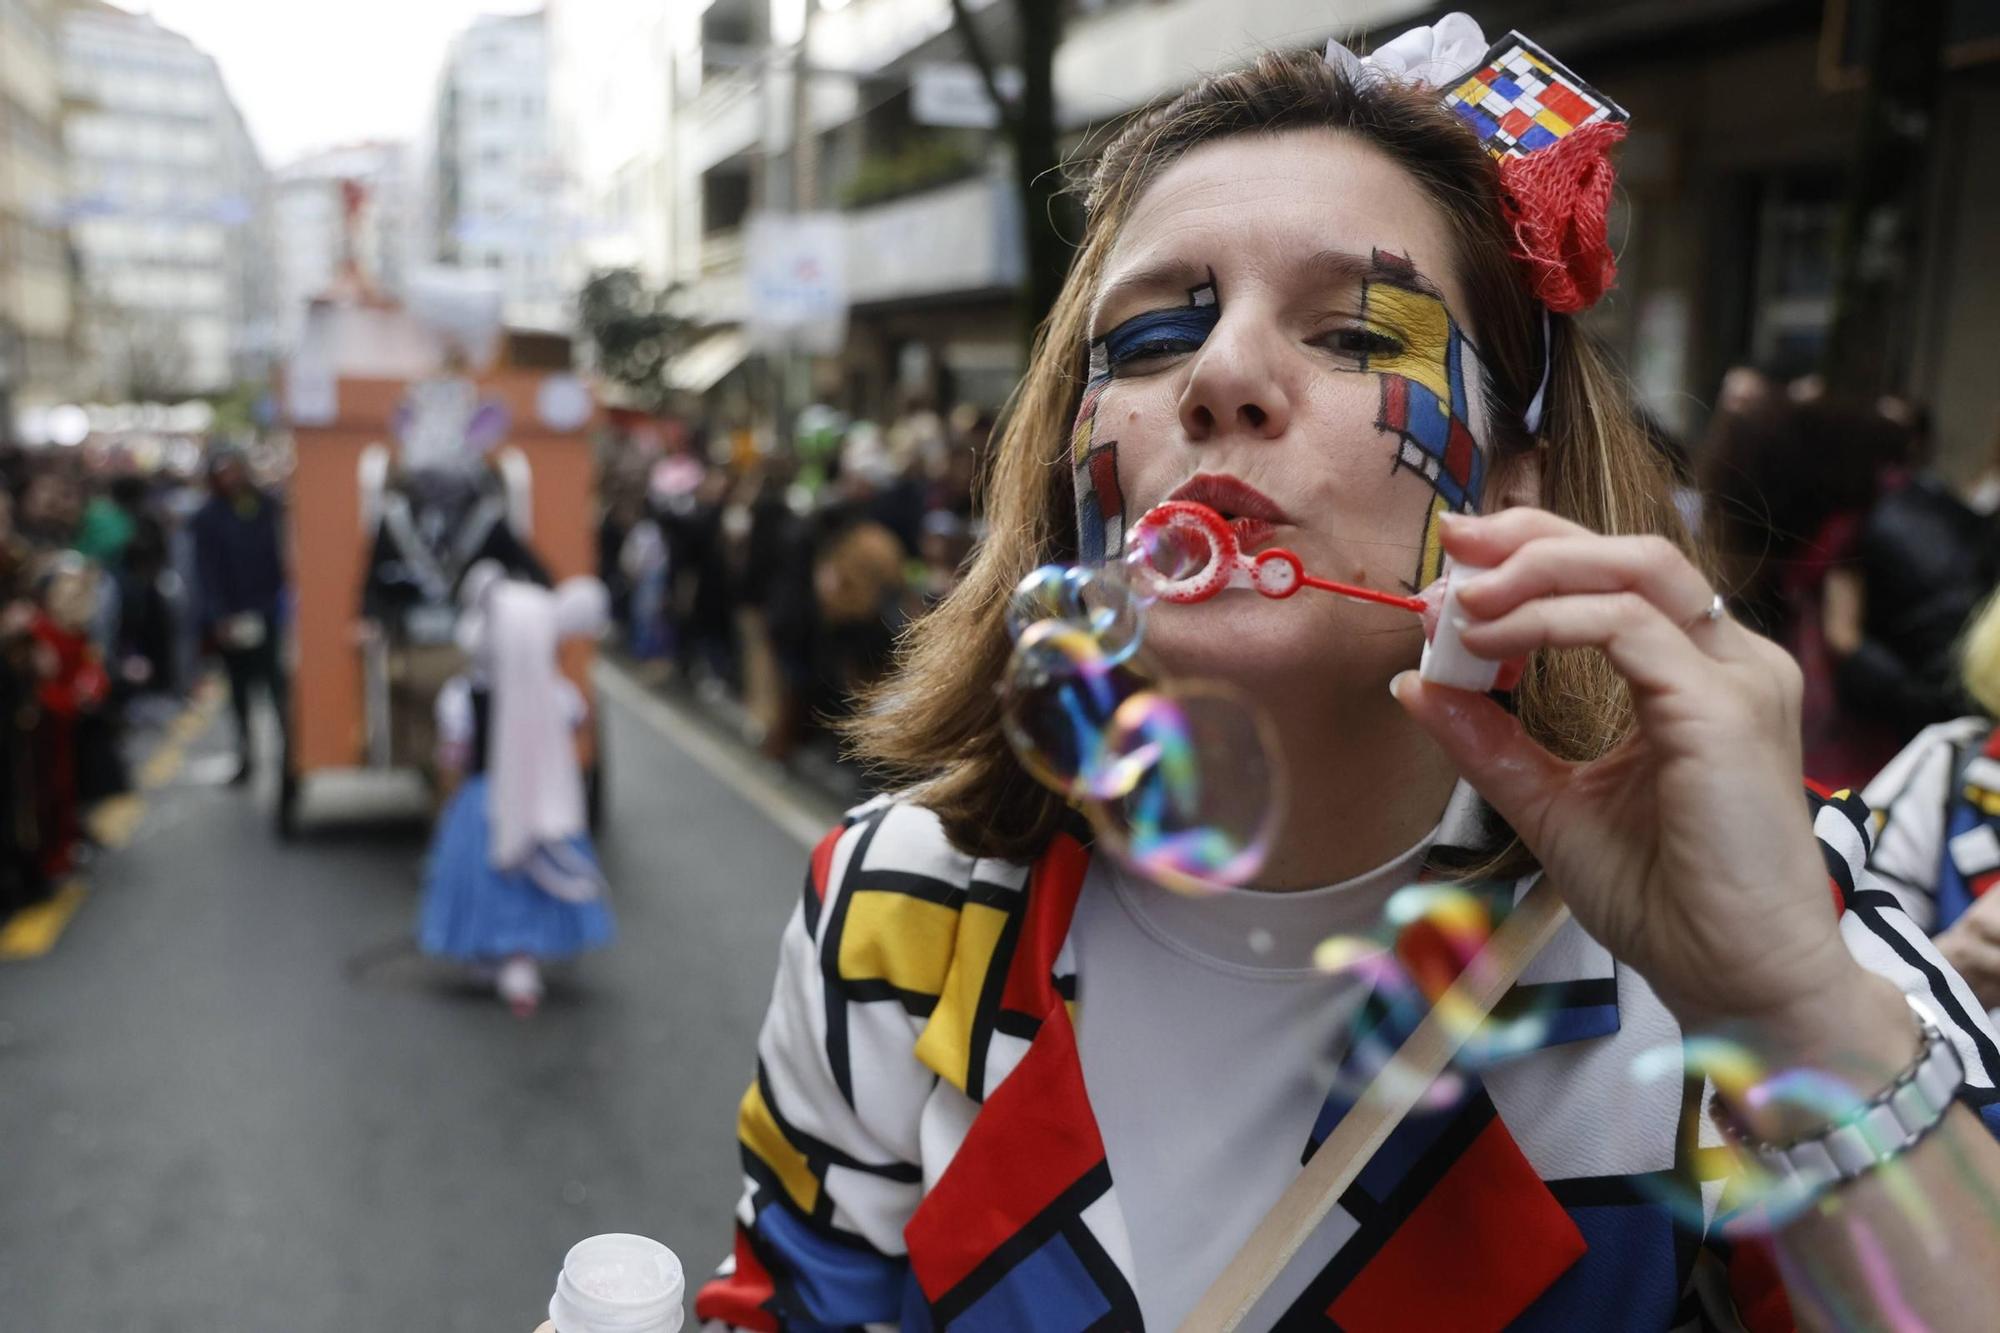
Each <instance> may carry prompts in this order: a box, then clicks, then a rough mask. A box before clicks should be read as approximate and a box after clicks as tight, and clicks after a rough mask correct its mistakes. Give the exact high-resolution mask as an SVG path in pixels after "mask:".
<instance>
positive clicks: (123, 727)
mask: <svg viewBox="0 0 2000 1333" xmlns="http://www.w3.org/2000/svg"><path fill="white" fill-rule="evenodd" d="M217 456H218V457H219V456H221V455H220V454H218V455H217ZM206 471H207V469H206V463H205V460H204V456H203V454H202V452H201V451H200V449H199V448H198V447H196V446H194V445H192V444H189V445H188V446H187V447H186V448H184V449H182V450H181V451H180V452H179V454H178V455H176V456H175V461H174V463H173V464H172V465H167V466H152V467H142V466H141V465H140V463H139V462H138V461H137V460H136V459H135V458H134V457H133V455H131V454H130V453H127V452H125V451H123V450H119V449H116V448H109V447H104V446H100V445H96V444H92V445H88V446H86V447H82V448H67V449H66V448H47V449H35V450H24V449H18V448H13V449H4V450H0V921H4V920H5V919H6V918H7V917H8V916H10V915H11V914H13V913H14V912H15V911H17V910H19V909H20V908H23V907H26V906H30V905H32V904H34V903H37V902H40V901H42V900H44V899H45V898H47V897H48V896H50V895H51V894H53V893H54V892H55V891H56V890H57V889H58V888H60V887H61V885H62V884H63V883H64V882H65V881H66V880H68V878H69V877H70V876H71V875H72V874H74V873H75V872H76V871H77V870H78V869H79V868H81V866H82V865H83V864H84V863H85V862H86V861H87V860H88V859H89V857H90V854H91V850H92V846H93V843H94V840H95V836H94V833H93V820H92V815H93V813H94V812H95V811H96V810H97V809H98V808H99V807H100V806H101V805H102V803H104V802H106V801H108V800H110V799H112V798H114V797H118V796H120V795H122V794H124V793H125V792H126V791H127V790H128V789H129V787H130V781H131V780H130V776H129V774H128V772H127V763H126V738H127V733H128V730H130V729H131V728H132V727H133V726H134V724H135V722H145V721H148V720H152V719H163V718H164V717H165V716H167V715H168V714H169V713H170V712H171V711H172V710H173V709H174V708H175V707H176V705H177V704H178V702H179V701H180V700H181V699H182V698H184V697H185V695H186V694H187V692H188V691H189V690H191V689H192V687H193V685H194V683H195V680H196V675H197V672H198V670H199V655H200V651H201V648H202V643H201V636H200V625H201V623H202V622H201V615H200V608H199V607H198V605H197V601H196V599H197V592H198V587H199V584H200V580H199V577H198V574H197V554H196V550H195V543H194V541H193V538H192V530H193V528H194V526H195V519H196V516H197V515H198V514H199V513H200V512H201V510H202V509H203V507H204V506H205V505H206V504H207V503H208V502H209V499H210V490H209V484H208V477H207V475H206Z"/></svg>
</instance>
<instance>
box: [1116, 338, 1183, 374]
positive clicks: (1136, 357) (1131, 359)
mask: <svg viewBox="0 0 2000 1333" xmlns="http://www.w3.org/2000/svg"><path fill="white" fill-rule="evenodd" d="M1199 346H1201V344H1200V343H1198V342H1196V341H1194V340H1193V339H1191V338H1148V339H1145V340H1144V341H1141V342H1135V343H1132V344H1130V345H1128V346H1125V347H1120V348H1119V349H1118V351H1117V354H1116V355H1115V356H1113V357H1112V359H1111V373H1112V374H1113V375H1129V374H1137V373H1139V372H1141V371H1144V370H1148V369H1151V367H1150V366H1149V365H1147V364H1146V363H1147V362H1151V361H1158V360H1161V359H1163V358H1165V357H1170V356H1185V355H1186V354H1187V353H1189V352H1192V351H1194V350H1195V348H1197V347H1199Z"/></svg>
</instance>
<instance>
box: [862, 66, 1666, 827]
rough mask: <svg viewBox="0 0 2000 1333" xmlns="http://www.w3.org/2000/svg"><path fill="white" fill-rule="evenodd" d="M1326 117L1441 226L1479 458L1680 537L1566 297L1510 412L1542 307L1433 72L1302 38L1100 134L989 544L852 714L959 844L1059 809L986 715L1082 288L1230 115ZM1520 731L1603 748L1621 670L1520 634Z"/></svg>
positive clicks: (1054, 532)
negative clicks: (1531, 420)
mask: <svg viewBox="0 0 2000 1333" xmlns="http://www.w3.org/2000/svg"><path fill="white" fill-rule="evenodd" d="M1303 129H1330V130H1336V131H1340V132H1342V133H1345V134H1350V135H1354V136H1356V137H1358V138H1360V139H1362V140H1365V141H1366V142H1367V143H1369V144H1371V145H1372V146H1373V147H1374V148H1375V149H1376V150H1377V151H1379V152H1381V153H1383V154H1385V155H1386V156H1388V157H1389V158H1390V159H1391V160H1392V161H1394V162H1395V163H1397V164H1398V165H1399V166H1401V167H1402V168H1403V169H1404V170H1406V171H1408V172H1409V173H1410V174H1411V176H1413V177H1414V178H1415V179H1416V181H1417V183H1418V185H1419V186H1420V187H1421V188H1422V189H1423V191H1424V193H1425V194H1426V195H1427V196H1428V197H1429V198H1430V199H1431V201H1432V202H1433V203H1434V204H1435V205H1436V206H1437V208H1438V210H1439V212H1440V213H1441V214H1442V215H1443V216H1444V219H1445V221H1446V223H1447V225H1448V227H1449V230H1450V234H1451V237H1452V242H1453V245H1454V247H1455V250H1456V253H1455V255H1454V256H1453V257H1454V259H1455V261H1456V263H1457V266H1458V267H1457V273H1458V276H1459V278H1460V279H1461V281H1462V282H1463V285H1464V289H1465V291H1466V293H1467V299H1468V301H1469V302H1470V305H1471V307H1472V308H1471V311H1470V312H1469V313H1470V316H1471V323H1472V325H1473V326H1474V328H1475V329H1477V331H1478V336H1479V338H1480V347H1481V351H1482V353H1483V359H1484V362H1485V364H1486V366H1487V368H1488V370H1489V372H1490V374H1491V379H1492V384H1491V386H1490V391H1491V394H1492V397H1493V399H1494V402H1493V407H1494V412H1493V414H1492V419H1493V420H1494V421H1495V422H1496V423H1501V424H1499V425H1497V426H1496V428H1495V431H1494V434H1495V441H1494V447H1495V449H1496V451H1497V455H1498V458H1497V461H1498V462H1499V463H1501V464H1502V465H1503V466H1501V467H1496V469H1495V474H1494V475H1495V477H1496V480H1497V478H1498V477H1500V476H1502V475H1504V471H1505V468H1504V464H1505V463H1506V462H1507V461H1508V460H1509V459H1517V458H1518V457H1519V456H1520V455H1521V454H1523V453H1524V452H1527V451H1530V450H1536V449H1538V450H1539V453H1540V460H1539V461H1540V467H1541V497H1542V503H1543V505H1544V506H1545V507H1546V508H1548V509H1550V510H1552V511H1553V512H1555V513H1557V514H1561V515H1563V516H1564V517H1566V518H1569V519H1572V520H1574V521H1576V522H1578V523H1580V524H1582V525H1583V526H1585V527H1587V528H1591V529H1594V530H1596V531H1598V532H1620V533H1658V534H1662V535H1667V536H1670V537H1672V538H1673V539H1674V540H1676V541H1680V542H1682V543H1685V540H1686V538H1685V535H1684V530H1683V528H1682V525H1681V523H1680V520H1679V518H1678V517H1677V514H1676V511H1675V510H1674V507H1673V504H1672V501H1671V490H1670V477H1669V473H1668V472H1667V469H1666V467H1665V465H1664V463H1663V461H1662V460H1661V459H1660V457H1659V456H1658V454H1657V452H1656V451H1655V450H1654V449H1653V447H1652V445H1651V443H1650V442H1649V440H1648V438H1647V436H1646V433H1645V430H1644V429H1643V427H1642V426H1641V424H1640V422H1639V420H1638V418H1637V417H1636V415H1635V414H1634V412H1633V410H1632V407H1631V405H1630V401H1629V396H1628V393H1627V389H1626V386H1625V383H1624V381H1623V380H1622V378H1621V377H1620V376H1619V374H1618V373H1617V372H1616V371H1615V370H1614V369H1613V368H1612V366H1611V365H1610V363H1609V362H1608V360H1607V359H1606V357H1605V355H1604V353H1603V352H1602V351H1601V350H1600V349H1599V348H1598V347H1597V345H1596V344H1595V343H1594V342H1592V341H1591V340H1590V339H1589V338H1587V337H1584V336H1582V335H1581V334H1580V333H1579V331H1578V330H1577V329H1576V328H1575V327H1574V326H1573V325H1572V323H1571V321H1570V320H1569V318H1568V317H1566V316H1562V315H1555V316H1553V317H1552V329H1551V344H1552V346H1551V354H1552V358H1553V366H1552V371H1551V377H1550V385H1549V401H1548V405H1547V411H1546V413H1545V420H1544V425H1543V428H1542V431H1541V435H1540V438H1539V440H1538V441H1536V440H1530V439H1528V438H1527V436H1526V435H1525V433H1524V430H1523V428H1522V426H1521V424H1520V423H1521V421H1522V417H1523V414H1524V412H1525V410H1526V408H1527V405H1528V402H1529V399H1530V398H1531V397H1532V396H1533V394H1534V391H1535V387H1536V385H1537V383H1538V382H1539V379H1540V371H1541V366H1540V359H1539V358H1540V356H1541V350H1540V342H1541V340H1540V337H1539V336H1538V333H1539V331H1538V328H1537V325H1538V322H1539V321H1540V319H1541V317H1542V316H1541V312H1540V309H1539V307H1538V306H1537V305H1536V304H1535V302H1534V300H1533V298H1532V296H1531V295H1530V293H1529V291H1528V290H1527V287H1526V284H1525V280H1524V278H1523V276H1522V274H1521V273H1520V271H1519V270H1518V268H1517V266H1516V264H1515V262H1514V260H1512V259H1511V258H1510V257H1509V249H1508V233H1507V229H1506V226H1505V224H1504V223H1503V221H1502V219H1501V212H1500V183H1499V173H1498V171H1497V169H1496V167H1495V165H1494V163H1493V161H1492V160H1491V159H1490V158H1489V157H1488V156H1487V154H1486V152H1485V150H1484V149H1482V148H1481V147H1480V146H1479V144H1478V143H1477V142H1476V141H1475V140H1474V138H1473V136H1472V135H1471V134H1470V133H1468V132H1467V131H1466V129H1465V128H1464V127H1463V126H1462V125H1461V124H1460V123H1459V122H1458V121H1457V120H1456V119H1455V118H1454V117H1453V116H1452V115H1451V114H1450V113H1448V112H1446V111H1445V110H1443V109H1442V108H1441V107H1439V106H1438V104H1437V101H1436V98H1435V95H1434V94H1432V93H1429V92H1424V91H1419V90H1414V89H1407V88H1403V87H1398V86H1393V85H1390V86H1383V85H1375V86H1371V87H1365V88H1364V87H1357V86H1355V85H1354V84H1352V83H1350V82H1349V81H1348V80H1347V79H1345V78H1343V77H1342V76H1341V75H1340V74H1338V73H1337V72H1336V71H1335V70H1333V69H1332V68H1331V67H1330V66H1328V65H1327V63H1326V62H1325V61H1324V60H1323V59H1322V58H1321V57H1320V56H1319V55H1318V54H1317V53H1316V52H1284V53H1277V52H1273V53H1269V54H1266V55H1263V56H1261V57H1259V58H1258V59H1257V60H1256V61H1254V62H1253V63H1251V64H1250V65H1249V66H1247V67H1245V68H1242V69H1238V70H1234V71H1231V72H1228V73H1224V74H1218V75H1215V76H1213V77H1211V78H1207V79H1204V80H1202V81H1201V82H1200V83H1198V84H1196V85H1194V86H1193V87H1192V88H1190V89H1188V90H1187V91H1186V92H1184V93H1182V94H1180V95H1179V96H1177V97H1175V98H1173V99H1171V100H1170V101H1166V102H1164V103H1162V104H1160V105H1158V106H1155V107H1153V108H1152V109H1150V110H1148V111H1146V112H1143V113H1141V114H1140V115H1139V116H1137V117H1136V118H1135V119H1134V120H1133V121H1132V122H1131V123H1130V124H1129V125H1127V126H1126V128H1125V129H1124V130H1123V131H1122V132H1121V133H1120V134H1119V135H1118V137H1117V138H1116V139H1115V140H1114V141H1113V142H1112V143H1111V144H1110V146H1109V147H1108V148H1107V149H1106V150H1105V152H1104V154H1103V156H1102V157H1101V158H1100V159H1099V160H1098V162H1097V165H1096V168H1095V170H1094V171H1093V172H1092V174H1091V176H1090V178H1089V182H1088V188H1087V192H1086V196H1085V208H1086V216H1087V220H1088V221H1087V227H1086V230H1085V234H1084V241H1083V246H1082V249H1081V250H1080V251H1079V252H1078V254H1077V256H1076V260H1075V263H1074V264H1073V266H1072V267H1071V269H1070V273H1069V278H1068V280H1067V282H1066V283H1065V284H1064V286H1063V290H1062V295H1061V296H1060V297H1059V298H1058V300H1057V302H1056V305H1055V308H1054V309H1053V310H1052V311H1051V312H1050V313H1049V316H1048V318H1047V320H1046V321H1044V323H1043V324H1042V326H1041V328H1040V329H1039V330H1038V332H1037V335H1036V338H1035V345H1034V351H1033V355H1032V357H1031V360H1030V363H1029V366H1028V371H1027V374H1026V375H1025V376H1024V377H1023V379H1022V381H1021V383H1020V385H1019V386H1018V387H1017V388H1016V390H1015V393H1014V397H1013V400H1012V402H1011V404H1010V406H1009V410H1008V413H1007V418H1006V424H1005V427H1004V430H1003V432H1002V434H1001V436H1000V441H999V446H998V449H997V451H996V453H995V456H994V458H993V460H992V467H991V472H990V474H989V478H988V486H987V490H986V495H985V512H986V516H987V521H988V531H987V536H986V540H985V543H984V545H983V546H982V547H981V549H980V551H979V554H978V557H977V558H976V559H975V560H974V562H973V564H972V566H971V568H970V569H969V570H968V571H967V574H966V577H965V579H964V580H963V582H962V583H961V585H960V586H959V588H958V589H957V591H956V592H954V593H953V594H952V596H951V597H950V598H949V599H948V600H946V601H945V602H944V604H943V605H941V606H939V607H938V608H937V609H936V610H935V611H933V612H932V613H931V614H930V615H929V616H927V617H926V618H924V619H923V620H922V621H920V622H918V623H917V625H916V626H915V627H914V628H913V629H912V631H911V632H910V634H909V635H908V637H907V638H906V639H905V640H904V642H903V644H902V645H901V649H900V652H899V658H898V663H897V668H896V670H895V671H894V672H893V673H891V675H890V676H889V677H888V678H886V679H885V680H884V681H883V683H882V684H880V685H879V686H877V687H876V688H875V689H874V690H873V691H872V692H871V693H870V694H869V695H868V696H867V698H866V699H865V700H864V702H863V707H862V708H861V709H860V710H859V711H858V712H857V714H856V716H855V717H854V718H853V720H852V721H851V722H850V723H849V724H848V727H847V732H848V736H849V739H850V741H851V743H852V745H853V748H854V750H855V752H856V753H857V754H858V756H859V757H861V758H862V759H863V760H865V761H867V762H869V763H871V764H872V765H873V766H875V768H876V769H877V771H878V772H880V773H881V774H882V775H884V776H885V777H887V778H888V779H889V780H890V781H891V782H894V783H896V784H899V785H901V786H902V787H903V788H904V789H905V790H906V792H907V794H908V795H909V797H910V799H912V800H915V801H917V802H919V803H920V804H922V805H925V806H927V807H929V808H930V809H932V810H934V811H936V812H937V814H938V815H939V817H940V818H941V819H942V821H943V824H944V828H945V830H946V832H947V834H948V835H949V836H950V838H951V840H952V841H953V842H954V843H955V844H956V845H957V846H958V847H959V848H960V850H962V851H964V852H966V853H968V854H971V855H975V856H994V857H1002V858H1006V859H1011V860H1025V859H1029V858H1031V857H1032V856H1033V855H1035V854H1036V853H1037V852H1038V851H1039V850H1040V849H1041V848H1042V846H1043V845H1044V844H1045V843H1046V842H1047V841H1048V839H1049V838H1050V837H1051V836H1053V834H1054V833H1055V832H1056V830H1057V829H1058V828H1059V827H1061V826H1062V825H1063V824H1064V822H1065V820H1066V819H1067V818H1068V817H1069V816H1068V813H1067V810H1066V807H1065V804H1064V802H1063V801H1062V799H1061V798H1060V797H1058V796H1056V795H1054V794H1053V793H1051V792H1049V791H1048V790H1047V789H1046V788H1044V787H1042V786H1041V785H1040V784H1038V783H1037V782H1036V781H1035V780H1034V779H1033V778H1031V777H1030V776H1029V775H1028V774H1027V773H1026V772H1025V771H1023V769H1022V768H1021V766H1020V765H1019V764H1018V763H1017V762H1016V761H1015V759H1014V756H1013V754H1012V753H1011V752H1010V751H1009V749H1008V746H1007V741H1006V739H1005V737H1004V735H1003V734H1002V732H1001V727H1000V706H1001V699H1000V683H1001V680H1002V678H1003V676H1004V674H1005V671H1006V665H1007V660H1008V656H1009V654H1010V652H1011V650H1012V646H1013V645H1012V638H1011V636H1010V635H1009V633H1008V631H1007V626H1006V621H1005V610H1006V605H1007V600H1008V596H1009V594H1010V593H1011V592H1012V591H1013V589H1014V586H1015V585H1016V584H1017V583H1018V582H1019V581H1020V580H1021V578H1022V577H1023V576H1025V575H1026V574H1028V573H1029V572H1030V571H1031V570H1033V569H1035V568H1036V567H1037V566H1040V565H1044V564H1049V563H1051V562H1064V561H1071V560H1074V559H1075V558H1076V520H1075V501H1074V496H1073V492H1072V481H1071V468H1070V427H1071V424H1072V422H1073V419H1074V418H1075V415H1076V412H1077V407H1078V401H1079V398H1080V396H1081V393H1082V388H1083V383H1084V379H1085V374H1086V371H1087V357H1088V351H1087V339H1088V335H1089V331H1090V330H1089V319H1090V307H1091V304H1092V301H1093V300H1094V298H1095V296H1096V292H1097V289H1098V285H1099V282H1100V280H1101V278H1102V275H1103V271H1104V265H1105V259H1106V256H1107V255H1109V253H1110V252H1111V249H1112V246H1113V244H1114V242H1115V241H1116V240H1117V238H1118V234H1119V232H1120V230H1121V229H1122V228H1123V226H1124V224H1125V220H1126V218H1127V217H1128V216H1129V215H1130V213H1131V210H1132V207H1133V205H1134V203H1135V202H1136V201H1137V200H1138V198H1139V196H1140V195H1141V194H1142V193H1143V192H1144V191H1145V189H1146V187H1147V186H1148V185H1149V184H1151V183H1152V181H1154V180H1155V179H1156V178H1157V177H1158V176H1159V175H1160V174H1161V173H1162V172H1163V171H1165V170H1166V169H1167V168H1168V167H1169V166H1171V165H1172V164H1173V163H1174V162H1175V161H1177V160H1178V159H1179V158H1180V157H1181V156H1182V155H1184V154H1185V153H1187V152H1188V150H1190V149H1192V148H1194V147H1196V146H1198V145H1201V144H1207V143H1213V142H1216V141H1217V140H1221V139H1227V138H1230V137H1233V136H1236V135H1246V134H1271V133H1277V132H1282V131H1287V130H1303ZM1514 703H1515V707H1516V709H1517V711H1518V713H1519V715H1520V718H1521V721H1522V723H1523V724H1524V726H1525V727H1526V729H1527V731H1528V733H1529V734H1530V735H1531V736H1533V737H1534V738H1535V739H1536V740H1538V741H1540V742H1541V743H1542V744H1543V745H1545V746H1547V747H1548V748H1549V749H1551V750H1552V751H1554V752H1555V753H1556V754H1559V755H1562V756H1565V757H1568V758H1577V759H1581V758H1588V757H1591V756H1595V755H1598V754H1601V753H1603V752H1604V751H1605V750H1607V749H1609V748H1610V747H1611V746H1612V745H1614V744H1616V743H1617V741H1618V740H1619V739H1620V738H1621V737H1623V736H1624V735H1625V733H1626V731H1627V730H1628V728H1629V727H1630V725H1631V723H1630V703H1629V699H1628V697H1627V695H1626V692H1625V689H1624V686H1623V683H1622V682H1621V681H1620V680H1619V678H1618V677H1617V676H1616V675H1615V674H1614V673H1613V672H1612V671H1611V670H1610V668H1609V667H1608V666H1607V665H1606V664H1605V662H1604V661H1603V659H1602V658H1601V657H1599V656H1598V655H1596V654H1593V653H1584V652H1549V653H1541V654H1537V656H1536V658H1535V659H1534V660H1532V661H1531V662H1530V663H1529V667H1528V672H1527V675H1526V677H1525V678H1524V680H1523V681H1522V684H1521V686H1520V688H1519V689H1518V690H1517V691H1516V693H1515V695H1514Z"/></svg>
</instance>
